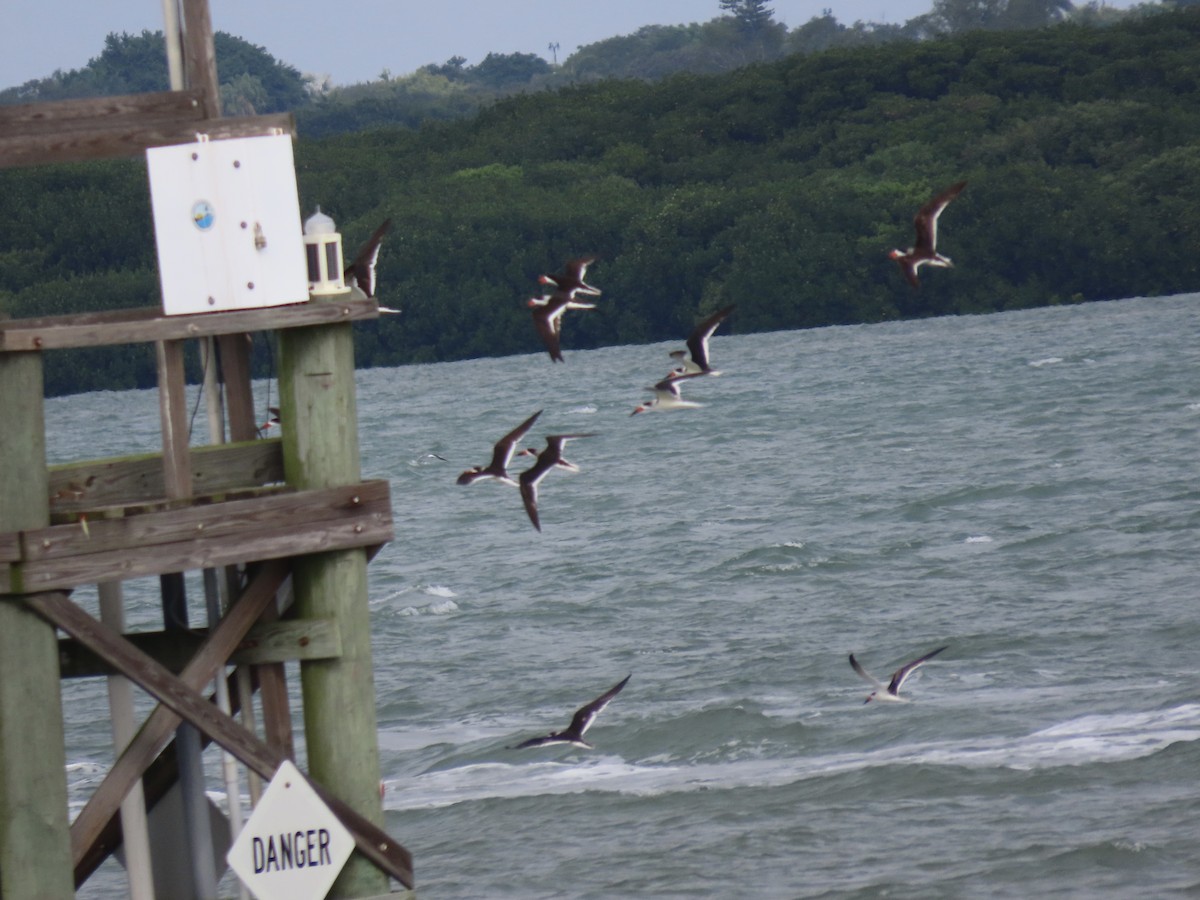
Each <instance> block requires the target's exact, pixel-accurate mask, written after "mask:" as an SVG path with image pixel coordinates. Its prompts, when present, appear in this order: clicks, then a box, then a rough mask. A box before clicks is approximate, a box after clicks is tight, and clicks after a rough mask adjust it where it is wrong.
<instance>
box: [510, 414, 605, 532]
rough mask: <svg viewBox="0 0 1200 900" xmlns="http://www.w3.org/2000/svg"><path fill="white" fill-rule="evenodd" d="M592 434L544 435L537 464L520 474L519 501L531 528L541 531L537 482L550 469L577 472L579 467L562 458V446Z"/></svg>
mask: <svg viewBox="0 0 1200 900" xmlns="http://www.w3.org/2000/svg"><path fill="white" fill-rule="evenodd" d="M594 434H595V432H588V433H586V434H548V435H546V447H545V449H544V450H542V452H541V453H539V454H538V456H537V462H535V463H534V464H533V465H532V466H530V467H529V468H528V469H526V470H525V471H524V472H522V473H521V474H520V476H519V480H520V482H521V499H522V500H523V501H524V503H525V512H527V513H528V514H529V521H530V522H532V523H533V527H534V528H536V529H537V530H538V531H541V530H542V524H541V522H540V520H539V519H538V482H539V481H541V480H542V479H543V478H545V477H546V475H547V474H549V472H550V470H551V469H556V468H557V469H566V470H568V471H570V472H578V471H579V466H577V465H575V464H574V463H572V462H568V461H567V460H566V459H564V458H563V455H562V450H563V446H564V445H565V444H566V443H567V441H573V440H575V439H576V438H585V437H592V436H593V435H594Z"/></svg>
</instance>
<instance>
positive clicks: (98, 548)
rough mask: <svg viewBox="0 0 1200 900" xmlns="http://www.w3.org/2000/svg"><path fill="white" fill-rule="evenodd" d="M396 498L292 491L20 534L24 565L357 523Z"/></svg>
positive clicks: (348, 489)
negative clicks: (265, 531) (274, 529)
mask: <svg viewBox="0 0 1200 900" xmlns="http://www.w3.org/2000/svg"><path fill="white" fill-rule="evenodd" d="M390 496H391V486H390V484H389V483H388V482H387V481H385V480H383V479H379V480H375V481H363V482H359V483H358V484H352V485H345V486H342V487H336V488H323V489H319V490H312V491H287V492H280V493H273V494H269V495H266V496H261V497H253V498H250V499H246V500H227V501H225V502H222V503H197V504H193V505H188V506H179V507H176V508H172V509H168V510H163V511H161V512H146V513H138V514H135V515H128V516H125V517H123V518H112V519H97V520H96V521H95V522H92V523H90V525H89V528H88V533H87V534H85V533H84V532H83V529H81V528H79V527H78V526H77V525H52V526H50V527H48V528H37V529H30V530H28V531H24V532H21V533H20V534H21V537H22V551H21V553H22V560H23V561H24V562H41V561H46V560H52V559H61V558H68V557H76V556H85V555H88V554H100V553H105V552H107V551H110V550H117V551H125V552H129V550H130V549H131V548H138V549H139V550H143V551H144V550H147V549H149V548H154V547H169V545H171V544H175V543H182V542H190V541H204V540H207V541H213V540H218V539H224V538H231V539H232V542H236V541H238V540H244V539H247V538H251V537H253V535H254V534H255V533H256V532H259V531H261V530H263V529H270V528H272V527H277V528H282V529H289V528H292V527H294V526H296V525H303V524H306V523H307V522H321V523H327V524H328V523H331V522H337V521H339V520H343V521H351V522H353V521H355V520H357V519H359V518H360V517H361V516H362V515H363V513H364V511H367V512H378V511H382V510H387V509H388V508H389V502H390ZM284 555H292V554H284ZM245 559H253V557H246V558H245ZM236 561H237V562H244V561H245V560H236ZM188 568H207V567H206V566H189V567H188Z"/></svg>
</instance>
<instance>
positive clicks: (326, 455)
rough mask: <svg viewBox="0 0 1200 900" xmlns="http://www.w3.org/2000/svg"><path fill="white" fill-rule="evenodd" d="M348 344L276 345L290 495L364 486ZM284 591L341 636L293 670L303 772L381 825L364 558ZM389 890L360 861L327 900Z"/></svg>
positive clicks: (303, 576) (298, 572)
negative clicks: (333, 651)
mask: <svg viewBox="0 0 1200 900" xmlns="http://www.w3.org/2000/svg"><path fill="white" fill-rule="evenodd" d="M353 338H354V335H353V331H352V329H351V327H350V326H349V325H328V326H323V327H319V328H293V329H288V330H285V331H282V332H281V333H280V335H279V400H280V411H281V417H282V419H283V425H284V427H283V429H282V430H283V468H284V472H286V473H287V477H288V483H289V484H292V485H295V486H296V487H297V488H307V489H314V488H326V487H331V486H333V485H338V484H354V483H357V482H358V481H359V480H360V479H361V477H362V475H361V470H360V460H359V445H358V430H357V427H356V426H357V422H358V415H357V411H356V403H357V399H356V385H355V376H354V340H353ZM292 585H293V588H294V590H295V593H296V609H297V611H298V612H299V614H300V615H301V616H303V617H305V618H334V619H337V621H338V623H339V625H340V626H341V631H342V655H341V656H340V657H338V658H337V659H336V660H330V661H328V662H314V663H304V664H302V665H301V666H300V681H301V688H302V690H303V695H304V726H305V733H304V737H305V748H306V750H307V760H308V769H309V771H310V772H312V774H313V777H314V778H316V779H317V780H319V781H321V782H322V783H324V784H327V785H329V787H330V788H332V789H333V790H335V791H336V792H337V794H338V795H339V796H341V797H344V798H345V799H346V801H347V802H348V803H350V804H351V805H353V807H354V808H355V809H356V810H358V811H359V812H360V813H362V814H363V815H368V816H375V817H377V818H378V820H379V821H381V822H382V820H383V810H382V806H381V804H380V798H379V792H378V790H379V739H378V734H377V732H378V727H377V724H376V718H375V704H374V703H368V702H364V699H365V698H369V697H372V696H374V680H373V673H372V662H371V625H370V610H369V607H368V593H367V559H366V553H365V552H364V551H362V550H354V551H347V552H344V553H324V554H321V555H320V556H310V557H303V558H298V559H297V560H296V561H295V568H294V569H293V578H292ZM387 886H388V885H387V881H386V879H382V878H380V875H379V873H378V872H377V871H374V870H373V869H372V868H371V867H370V866H368V865H366V864H365V862H364V861H363V860H361V859H360V860H351V861H350V862H349V863H347V865H346V867H345V868H344V869H342V871H341V873H340V874H339V875H338V879H337V881H335V882H334V887H333V894H334V896H337V897H359V896H362V895H363V894H372V893H379V892H381V891H384V890H386V889H387Z"/></svg>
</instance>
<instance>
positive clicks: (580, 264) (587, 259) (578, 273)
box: [538, 256, 600, 297]
mask: <svg viewBox="0 0 1200 900" xmlns="http://www.w3.org/2000/svg"><path fill="white" fill-rule="evenodd" d="M595 261H596V257H594V256H580V257H577V258H576V259H570V260H567V262H566V263H565V264H564V265H563V267H562V270H561V271H559V272H557V273H555V274H554V275H539V276H538V282H539V283H541V284H552V285H554V287H555V288H556V289H558V290H560V291H566V292H567V293H569V294H571V295H574V294H576V293H580V294H590V295H592V296H594V297H598V296H600V289H599V288H596V287H592V286H591V285H590V284H588V283H587V282H586V281H584V280H583V279H584V276H585V275H587V268H588V266H590V265H591V264H592V263H594V262H595Z"/></svg>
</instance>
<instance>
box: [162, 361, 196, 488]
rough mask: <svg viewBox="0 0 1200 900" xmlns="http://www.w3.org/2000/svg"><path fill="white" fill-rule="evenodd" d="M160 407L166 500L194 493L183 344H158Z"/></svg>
mask: <svg viewBox="0 0 1200 900" xmlns="http://www.w3.org/2000/svg"><path fill="white" fill-rule="evenodd" d="M154 349H155V354H156V356H157V359H158V407H159V419H160V421H161V422H162V441H163V487H164V488H166V492H167V497H169V498H179V497H188V496H191V493H192V467H191V458H190V456H189V453H188V437H189V435H188V417H187V379H186V378H185V376H184V374H183V341H181V340H173V341H158V342H157V343H156V344H155V348H154Z"/></svg>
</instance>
